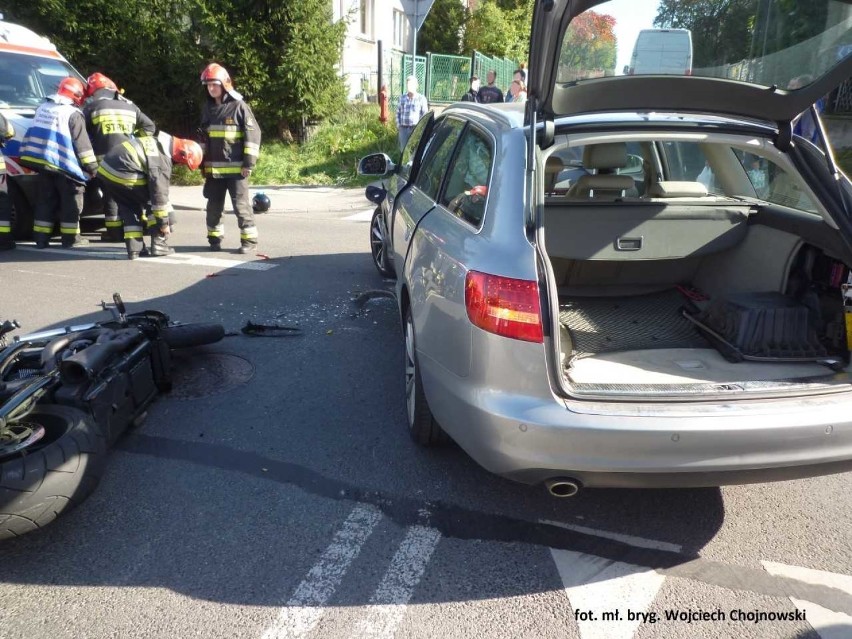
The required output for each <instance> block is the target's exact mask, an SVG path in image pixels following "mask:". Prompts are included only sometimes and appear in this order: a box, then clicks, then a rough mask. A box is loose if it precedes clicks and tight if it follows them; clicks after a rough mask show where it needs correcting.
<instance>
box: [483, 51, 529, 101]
mask: <svg viewBox="0 0 852 639" xmlns="http://www.w3.org/2000/svg"><path fill="white" fill-rule="evenodd" d="M472 59H473V75H475V76H477V77H478V78H479V79H480V80H481V81H482V84H483V85H484V84H485V77H486V75H487V74H488V72H489V71H494V72H496V73H497V80H496V82H495V84H496V85H497V86H498V87H500V89H502V91H503V93H504V94H505V93H506V91H508V90H509V85H510V84H511V83H512V74H513V73H514V72H515V69H517V68H518V62H517V61H516V60H509V59H507V58H491V57H489V56H487V55H485V54H484V53H480V52H479V51H474V52H473V56H472Z"/></svg>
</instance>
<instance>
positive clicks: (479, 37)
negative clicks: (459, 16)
mask: <svg viewBox="0 0 852 639" xmlns="http://www.w3.org/2000/svg"><path fill="white" fill-rule="evenodd" d="M532 7H533V0H524V2H522V3H521V4H519V5H518V6H517V8H514V9H501V8H500V6H499V5H498V4H497V2H496V0H483V1H482V2H481V3H480V4H479V6H477V8H476V10H475V11H474V12H473V13H471V14H469V16H468V19H467V23H466V26H465V37H464V53H465V54H467V55H470V54H471V53H472V52H473V51H474V50H476V51H480V52H481V53H484V54H486V55H490V56H500V57H504V58H512V59H514V60H526V59H527V55H528V51H529V42H530V27H531V25H532Z"/></svg>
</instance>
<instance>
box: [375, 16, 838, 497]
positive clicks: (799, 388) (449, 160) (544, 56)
mask: <svg viewBox="0 0 852 639" xmlns="http://www.w3.org/2000/svg"><path fill="white" fill-rule="evenodd" d="M663 4H664V5H666V7H668V9H667V10H664V9H663V5H661V4H660V3H659V2H658V1H657V0H648V1H646V0H634V1H631V2H623V1H621V0H617V1H615V2H603V3H602V2H595V1H593V0H545V1H537V2H536V4H535V9H534V18H533V28H532V38H531V45H530V46H531V48H530V50H531V52H532V53H531V55H530V61H529V76H528V92H529V99H528V101H527V102H526V103H523V104H499V105H493V104H489V105H480V104H476V103H470V102H466V103H457V104H453V105H451V106H449V107H447V108H446V109H444V110H443V111H442V112H441V114H440V115H438V116H435V115H434V114H429V115H427V116H426V117H424V118H423V119H422V120H421V121H420V122H419V124H418V125H417V127H416V129H415V130H414V132H413V134H412V136H411V138H410V140H409V142H408V145H407V146H406V147H405V149H404V151H403V152H402V157H401V160H400V162H399V164H398V165H394V164H393V162H392V161H391V159H390V158H389V157H388V156H386V155H382V154H374V155H371V156H368V157H366V158H363V159H362V160H361V163H360V166H359V170H360V172H361V173H362V174H365V175H374V176H377V177H380V178H382V181H381V185H382V186H381V187H379V186H376V185H374V186H373V187H370V188H368V197H369V198H370V199H371V200H372V201H374V202H375V203H376V204H377V205H378V206H377V209H376V212H375V215H374V217H373V222H372V224H371V226H370V236H371V248H372V255H373V260H374V262H375V264H376V267H377V268H378V269H379V271H380V272H381V273H382V274H383V275H385V276H387V277H395V278H396V293H397V300H398V304H399V312H400V317H401V320H402V325H403V328H404V331H403V334H404V339H405V369H404V370H405V381H406V401H407V408H408V426H409V429H410V433H411V436H412V437H413V439H414V440H415V441H417V442H419V443H420V444H423V445H427V446H428V445H435V444H440V443H442V442H444V441H447V440H448V439H450V438H451V439H452V440H454V441H455V442H456V443H458V445H459V446H461V447H462V448H463V449H464V450H465V451H466V452H467V453H468V454H469V455H470V456H471V457H472V458H473V459H474V460H475V461H476V462H478V463H479V464H481V465H482V466H483V467H485V468H486V469H487V470H489V471H491V472H494V473H498V474H500V475H503V476H505V477H508V478H510V479H513V480H516V481H520V482H524V483H528V484H537V483H544V484H545V485H546V486H547V488H548V490H549V491H550V492H551V493H552V494H554V495H557V496H570V495H573V494H575V493H576V492H577V491H578V490H579V489H580V488H581V487H584V486H586V487H600V486H610V487H655V486H657V487H658V486H683V487H686V486H716V485H721V484H736V483H749V482H762V481H772V480H781V479H792V478H800V477H807V476H814V475H821V474H827V473H835V472H841V471H846V470H849V469H852V366H851V365H850V349H852V276H850V266H852V184H850V182H849V180H848V179H847V178H846V177H845V176H844V175H843V174H842V172H840V171H839V169H838V168H837V166H836V165H835V161H834V158H833V156H832V153H831V150H830V148H829V146H828V145H827V143H826V134H825V129H824V125H823V122H822V120H821V119H820V116H819V110H820V107H821V106H822V103H823V100H822V99H823V97H824V96H826V95H827V94H830V93H831V92H832V91H833V90H835V88H836V87H837V86H838V85H840V84H841V83H843V82H844V81H846V80H847V79H848V78H850V77H852V55H850V54H849V52H850V51H852V4H850V3H848V2H840V1H833V0H813V1H812V2H809V3H807V4H808V11H806V12H799V13H800V14H801V13H806V14H807V15H806V16H804V15H799V14H790V13H785V12H783V11H776V12H772V13H767V12H766V11H765V5H766V4H767V3H766V2H759V1H758V0H754V2H753V3H749V2H748V1H744V2H739V3H728V4H729V5H732V6H734V5H735V6H740V5H742V6H745V8H746V13H748V10H749V6H750V11H751V13H750V14H749V15H751V16H753V18H754V19H751V20H748V19H744V18H743V16H742V15H741V14H739V13H734V14H732V15H731V16H726V15H724V14H723V15H722V16H721V17H719V16H717V18H716V19H714V20H715V21H710V22H707V21H706V20H705V21H704V22H701V21H700V20H699V19H698V18H699V17H700V16H691V15H690V14H689V11H690V7H695V6H697V5H701V4H702V3H687V2H680V3H678V2H675V1H670V2H666V3H663ZM797 6H802V5H797ZM728 17H730V20H729V19H728ZM601 18H604V20H601ZM731 20H736V25H734V26H731V25H730V22H731ZM589 23H594V24H603V25H604V27H603V28H604V29H608V30H609V33H610V34H611V35H612V36H613V37H615V38H617V52H618V53H617V54H616V53H615V52H613V54H612V55H611V56H610V58H609V61H606V60H604V62H601V60H602V57H601V56H598V57H595V56H594V55H592V54H591V53H590V54H588V55H586V56H585V57H584V56H583V55H582V46H581V44H582V42H583V37H584V31H583V30H584V29H587V25H588V24H589ZM701 24H704V25H705V26H704V27H703V28H701V29H700V30H699V29H696V28H694V27H695V25H701ZM607 25H609V26H608V27H607ZM690 25H692V27H693V28H692V29H691V46H692V47H693V57H692V62H691V65H692V66H691V68H687V69H686V72H685V73H684V70H683V68H682V66H683V65H682V64H681V68H680V71H679V72H677V73H676V74H675V73H673V74H665V73H662V72H660V71H659V70H657V71H656V73H655V74H644V75H643V74H641V73H638V72H635V71H634V70H633V69H629V68H628V69H624V71H626V74H624V75H620V74H619V75H616V71H615V70H616V69H622V68H623V67H630V65H629V64H627V63H629V61H630V59H629V56H630V54H631V52H632V51H633V48H634V47H633V42H634V40H635V38H636V36H637V35H638V33H639V32H640V31H641V30H643V29H648V28H665V27H671V28H690ZM726 25H727V26H726ZM734 28H736V29H739V31H736V32H735V34H736V35H737V37H736V38H732V37H730V34H731V33H732V31H731V30H732V29H734ZM726 29H727V31H726ZM658 41H660V42H666V41H667V39H666V38H658ZM726 42H735V43H738V44H737V45H736V46H733V45H730V46H728V45H726V44H725V43H726ZM578 43H579V44H578ZM643 55H646V54H645V53H643ZM654 55H657V56H658V57H662V58H664V57H665V56H666V55H667V54H666V52H665V51H664V50H661V51H660V52H657V53H655V54H654ZM679 55H681V56H682V52H681V53H679ZM617 56H625V57H624V61H625V64H624V65H622V64H621V61H620V60H621V58H620V57H619V58H618V60H619V61H616V57H617ZM604 57H605V56H604ZM602 64H607V65H610V66H608V67H607V66H604V67H603V68H601V67H600V65H602ZM595 65H598V66H595ZM652 66H653V65H652ZM656 67H658V68H665V64H663V63H662V62H660V61H659V60H658V62H657V63H656ZM637 68H639V67H638V66H637ZM619 73H620V72H619Z"/></svg>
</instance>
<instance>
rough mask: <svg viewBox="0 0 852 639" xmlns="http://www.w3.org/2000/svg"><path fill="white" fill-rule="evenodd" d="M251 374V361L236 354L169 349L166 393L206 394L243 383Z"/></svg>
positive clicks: (174, 395) (177, 395) (185, 396)
mask: <svg viewBox="0 0 852 639" xmlns="http://www.w3.org/2000/svg"><path fill="white" fill-rule="evenodd" d="M253 375H254V366H252V364H251V362H249V361H248V360H247V359H244V358H242V357H238V356H237V355H228V354H226V353H199V352H195V353H189V352H186V351H184V352H180V351H177V352H176V351H172V392H170V393H169V395H168V396H169V397H172V398H174V399H197V398H199V397H207V396H209V395H215V394H217V393H221V392H222V391H226V390H229V389H231V388H234V387H235V386H240V385H242V384H245V383H246V382H248V381H249V380H250V379H251V378H252V376H253Z"/></svg>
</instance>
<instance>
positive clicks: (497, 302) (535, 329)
mask: <svg viewBox="0 0 852 639" xmlns="http://www.w3.org/2000/svg"><path fill="white" fill-rule="evenodd" d="M464 303H465V306H466V307H467V316H468V318H469V319H470V321H471V322H472V323H473V324H474V326H478V327H479V328H481V329H482V330H484V331H488V332H489V333H494V334H496V335H502V336H503V337H510V338H512V339H519V340H523V341H525V342H538V343H541V342H542V340H543V338H542V330H541V304H540V302H539V296H538V283H537V282H535V281H533V280H518V279H514V278H511V277H500V276H499V275H489V274H488V273H479V272H477V271H470V272H468V274H467V278H466V281H465V292H464Z"/></svg>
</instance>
